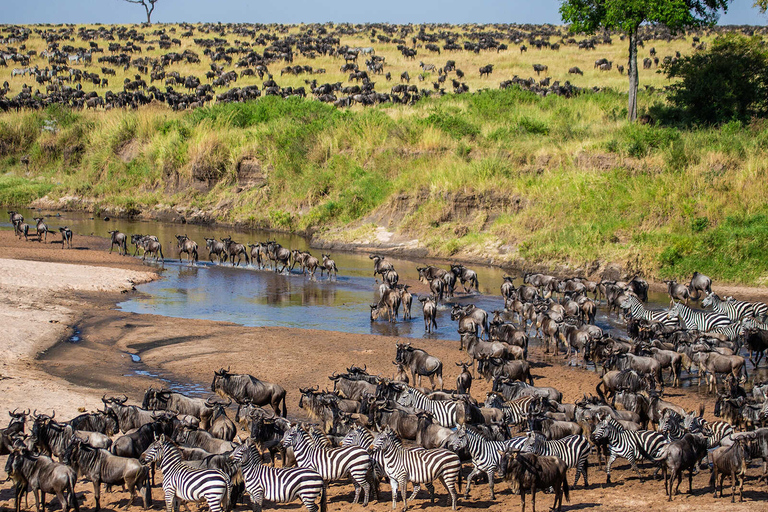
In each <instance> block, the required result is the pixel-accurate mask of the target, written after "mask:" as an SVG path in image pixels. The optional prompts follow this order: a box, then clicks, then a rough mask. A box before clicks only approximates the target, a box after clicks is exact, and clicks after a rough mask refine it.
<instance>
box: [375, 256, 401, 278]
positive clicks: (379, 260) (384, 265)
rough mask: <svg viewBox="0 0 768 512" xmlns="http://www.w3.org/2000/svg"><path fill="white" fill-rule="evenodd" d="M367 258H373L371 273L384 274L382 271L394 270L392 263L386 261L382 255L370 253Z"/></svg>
mask: <svg viewBox="0 0 768 512" xmlns="http://www.w3.org/2000/svg"><path fill="white" fill-rule="evenodd" d="M368 258H370V259H372V260H373V275H374V276H375V275H376V274H381V275H382V276H383V275H384V272H386V271H387V270H395V267H394V266H393V265H392V263H390V262H388V261H387V260H385V259H384V257H383V256H379V255H378V254H370V255H369V256H368Z"/></svg>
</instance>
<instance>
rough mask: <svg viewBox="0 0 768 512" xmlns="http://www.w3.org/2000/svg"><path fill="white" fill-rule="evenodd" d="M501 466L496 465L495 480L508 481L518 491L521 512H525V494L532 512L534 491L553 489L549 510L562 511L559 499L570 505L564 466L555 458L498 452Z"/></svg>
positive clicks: (534, 501)
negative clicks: (527, 496)
mask: <svg viewBox="0 0 768 512" xmlns="http://www.w3.org/2000/svg"><path fill="white" fill-rule="evenodd" d="M499 455H501V462H500V463H499V476H500V477H501V478H504V479H511V480H512V481H513V482H514V484H516V485H513V489H514V487H517V488H518V489H519V491H520V503H521V510H522V512H525V493H526V491H528V490H530V491H531V495H532V497H531V506H532V508H533V512H536V490H537V489H542V490H544V489H548V488H549V487H553V488H554V489H555V502H554V504H553V505H552V510H557V511H560V510H562V507H563V495H565V499H566V500H567V501H570V500H571V498H570V496H569V489H568V479H567V478H566V476H567V472H568V466H567V465H566V463H565V462H563V461H562V460H561V459H560V458H559V457H554V456H544V455H536V454H533V453H521V452H520V451H518V450H509V449H507V450H506V451H503V452H502V451H499Z"/></svg>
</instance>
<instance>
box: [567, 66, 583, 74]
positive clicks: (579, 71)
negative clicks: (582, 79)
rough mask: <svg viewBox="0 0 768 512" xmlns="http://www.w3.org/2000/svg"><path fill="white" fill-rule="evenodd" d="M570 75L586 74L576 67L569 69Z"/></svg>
mask: <svg viewBox="0 0 768 512" xmlns="http://www.w3.org/2000/svg"><path fill="white" fill-rule="evenodd" d="M568 73H569V74H571V75H582V76H583V75H584V72H583V71H582V70H581V69H579V68H578V67H576V66H574V67H572V68H569V69H568Z"/></svg>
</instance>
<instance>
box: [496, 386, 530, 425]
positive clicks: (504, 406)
mask: <svg viewBox="0 0 768 512" xmlns="http://www.w3.org/2000/svg"><path fill="white" fill-rule="evenodd" d="M535 398H536V397H534V396H533V395H528V396H521V397H520V398H515V399H514V400H510V401H509V402H505V401H504V400H503V397H502V396H501V395H500V394H499V393H488V394H487V395H486V399H485V406H486V407H488V408H495V409H501V411H502V414H503V415H504V417H503V421H504V424H505V425H508V426H509V425H521V424H523V423H525V422H526V421H527V417H528V413H529V412H530V408H531V402H533V400H534V399H535Z"/></svg>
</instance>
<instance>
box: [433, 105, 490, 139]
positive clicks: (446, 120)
mask: <svg viewBox="0 0 768 512" xmlns="http://www.w3.org/2000/svg"><path fill="white" fill-rule="evenodd" d="M424 123H425V124H428V125H432V126H435V127H437V128H440V129H441V130H443V131H444V132H445V133H447V134H448V135H450V136H451V137H453V138H454V139H457V140H458V139H462V138H463V137H469V138H475V137H477V136H478V135H480V128H479V127H478V126H477V125H475V124H473V123H471V122H469V121H467V120H466V119H465V118H464V116H463V115H462V114H460V113H458V112H457V113H450V112H448V111H446V110H438V109H435V110H434V111H432V112H431V113H430V114H429V115H428V116H427V117H426V118H425V119H424Z"/></svg>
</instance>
